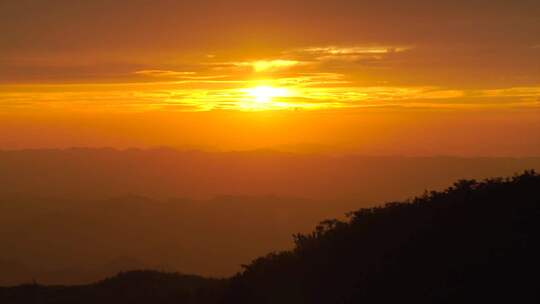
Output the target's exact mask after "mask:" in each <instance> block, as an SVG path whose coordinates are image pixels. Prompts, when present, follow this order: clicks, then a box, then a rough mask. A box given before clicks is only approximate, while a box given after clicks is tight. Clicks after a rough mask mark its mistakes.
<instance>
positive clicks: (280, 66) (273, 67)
mask: <svg viewBox="0 0 540 304" xmlns="http://www.w3.org/2000/svg"><path fill="white" fill-rule="evenodd" d="M301 64H302V63H301V62H299V61H296V60H284V59H275V60H256V61H247V62H235V63H232V65H234V66H236V67H250V68H252V69H253V71H255V72H275V71H279V70H284V69H288V68H291V67H293V66H297V65H301Z"/></svg>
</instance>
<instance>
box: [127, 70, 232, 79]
mask: <svg viewBox="0 0 540 304" xmlns="http://www.w3.org/2000/svg"><path fill="white" fill-rule="evenodd" d="M134 74H136V75H142V76H148V77H156V78H169V79H170V78H174V79H186V80H205V79H220V78H226V77H228V75H205V76H198V75H197V73H196V72H178V71H168V70H141V71H136V72H135V73H134Z"/></svg>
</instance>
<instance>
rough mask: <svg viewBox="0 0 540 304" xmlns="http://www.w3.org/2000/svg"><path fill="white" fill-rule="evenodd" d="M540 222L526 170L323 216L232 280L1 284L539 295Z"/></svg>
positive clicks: (13, 299) (83, 292)
mask: <svg viewBox="0 0 540 304" xmlns="http://www.w3.org/2000/svg"><path fill="white" fill-rule="evenodd" d="M538 231H540V176H539V175H538V174H537V173H536V172H534V171H526V172H524V173H523V174H520V175H516V176H514V177H511V178H493V179H488V180H485V181H481V182H479V181H475V180H460V181H458V182H456V183H455V184H454V185H453V186H451V187H449V188H448V189H446V190H444V191H440V192H437V191H432V192H425V193H424V194H423V195H422V196H419V197H416V198H414V199H411V200H408V201H405V202H391V203H387V204H386V205H385V206H384V207H375V208H367V209H360V210H358V211H354V212H351V213H349V214H348V219H347V220H346V221H338V220H326V221H323V222H321V223H320V225H318V226H317V227H316V229H315V230H314V231H313V232H311V233H309V234H297V235H295V236H294V241H295V248H294V249H293V250H290V251H283V252H275V253H270V254H268V255H267V256H265V257H260V258H258V259H256V260H254V261H253V262H251V263H250V264H248V265H244V270H243V271H242V272H241V273H239V274H237V275H236V276H234V277H232V278H229V279H226V280H215V279H204V278H200V277H196V276H183V275H179V274H165V273H159V272H152V271H138V272H129V273H122V274H119V275H118V276H116V277H114V278H111V279H108V280H104V281H102V282H98V283H96V284H92V285H85V286H73V287H46V286H40V285H37V284H30V285H25V286H19V287H14V288H3V289H0V302H2V303H74V302H77V303H358V302H362V301H365V302H366V303H394V302H397V301H400V302H412V301H414V302H417V303H418V302H421V303H456V302H476V303H482V302H490V301H495V300H499V301H500V300H506V301H511V302H516V303H534V302H537V300H538V292H537V281H536V280H535V279H534V278H535V276H536V275H537V273H538V270H540V267H539V261H538V256H539V253H540V250H539V249H540V246H539V240H540V239H539V234H538ZM231 238H234V236H231ZM531 278H533V279H531Z"/></svg>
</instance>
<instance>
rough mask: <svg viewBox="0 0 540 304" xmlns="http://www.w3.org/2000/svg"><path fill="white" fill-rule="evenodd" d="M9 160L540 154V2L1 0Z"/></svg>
mask: <svg viewBox="0 0 540 304" xmlns="http://www.w3.org/2000/svg"><path fill="white" fill-rule="evenodd" d="M0 32H1V33H2V35H1V36H0V148H2V149H22V148H65V147H72V146H98V147H101V146H110V147H118V148H126V147H155V146H171V147H179V148H197V149H210V150H245V149H264V148H270V149H285V150H293V151H310V152H313V151H324V152H334V153H343V152H347V153H349V152H354V153H360V154H405V155H487V156H501V155H504V156H525V155H540V3H539V2H538V1H534V0H531V1H526V0H518V1H502V0H492V1H481V0H469V1H460V0H457V1H424V0H411V1H387V0H381V1H376V2H373V1H362V0H334V1H323V0H310V1H308V0H298V1H294V0H289V1H281V0H277V1H246V0H229V1H216V0H214V1H211V0H198V1H168V0H160V1H155V0H154V1H143V0H130V1H127V0H115V1H106V0H95V1H83V0H49V1H40V0H0Z"/></svg>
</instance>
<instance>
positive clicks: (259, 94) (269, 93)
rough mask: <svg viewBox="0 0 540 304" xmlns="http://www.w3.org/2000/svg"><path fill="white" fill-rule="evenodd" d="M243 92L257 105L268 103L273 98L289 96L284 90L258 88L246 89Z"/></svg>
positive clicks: (287, 91)
mask: <svg viewBox="0 0 540 304" xmlns="http://www.w3.org/2000/svg"><path fill="white" fill-rule="evenodd" d="M245 91H246V93H247V94H248V95H249V96H250V97H252V98H253V100H254V101H255V102H257V103H269V102H271V101H272V99H273V98H275V97H287V96H290V92H289V90H287V89H284V88H274V87H265V86H260V87H255V88H251V89H246V90H245Z"/></svg>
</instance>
